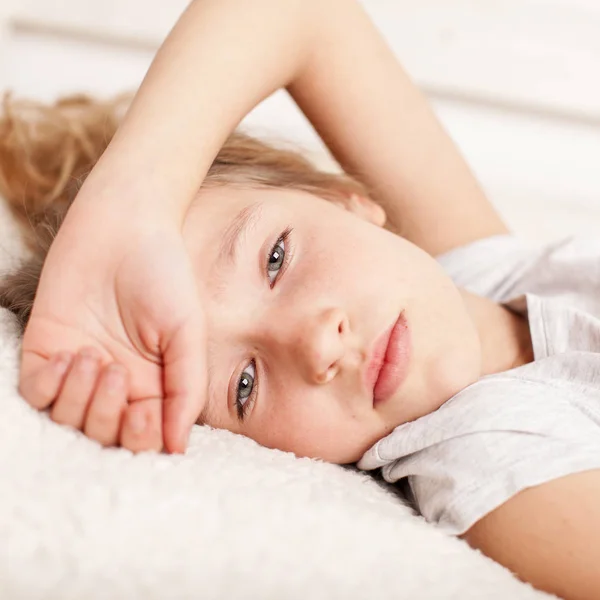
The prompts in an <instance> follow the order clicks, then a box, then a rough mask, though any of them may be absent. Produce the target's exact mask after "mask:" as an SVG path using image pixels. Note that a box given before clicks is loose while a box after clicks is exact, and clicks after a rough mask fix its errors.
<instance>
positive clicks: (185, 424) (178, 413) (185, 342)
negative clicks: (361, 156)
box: [161, 310, 207, 453]
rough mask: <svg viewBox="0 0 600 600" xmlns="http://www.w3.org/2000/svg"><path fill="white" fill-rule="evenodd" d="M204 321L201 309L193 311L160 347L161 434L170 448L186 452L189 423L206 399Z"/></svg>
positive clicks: (168, 449) (193, 421)
mask: <svg viewBox="0 0 600 600" xmlns="http://www.w3.org/2000/svg"><path fill="white" fill-rule="evenodd" d="M204 325H205V324H204V322H203V319H202V317H201V313H200V311H198V310H195V311H192V315H190V317H189V318H188V319H186V320H184V321H183V323H182V324H181V325H180V326H179V327H178V328H177V330H175V332H174V333H173V335H172V336H171V337H170V339H169V340H168V341H167V343H166V344H165V346H164V347H163V348H162V349H161V351H162V357H163V378H164V383H163V388H164V394H165V399H164V404H163V408H164V410H163V435H164V444H165V448H166V449H167V451H169V452H180V453H183V452H185V450H186V448H187V443H188V439H189V435H190V431H191V429H192V426H193V425H194V423H195V422H196V421H197V419H198V417H199V415H200V413H201V411H202V410H203V408H204V404H205V403H206V400H207V398H206V394H207V380H206V377H207V375H206V374H207V361H206V339H205V333H204V332H205V327H204Z"/></svg>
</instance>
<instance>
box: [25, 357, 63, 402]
mask: <svg viewBox="0 0 600 600" xmlns="http://www.w3.org/2000/svg"><path fill="white" fill-rule="evenodd" d="M72 361H73V355H72V354H71V353H70V352H58V353H57V354H55V355H54V356H52V358H51V359H50V360H46V361H45V362H44V363H43V364H42V365H41V366H40V367H39V368H38V369H37V370H36V371H34V372H33V373H30V374H29V375H27V376H24V377H22V378H21V381H20V383H19V394H21V396H23V398H24V399H25V400H26V401H27V402H28V403H29V404H30V405H31V406H33V407H34V408H37V409H38V410H43V409H44V408H48V406H50V405H51V404H52V403H53V402H54V400H55V399H56V397H57V396H58V394H59V392H60V390H61V387H62V384H63V380H64V377H65V375H66V373H67V372H68V370H69V367H70V366H71V363H72Z"/></svg>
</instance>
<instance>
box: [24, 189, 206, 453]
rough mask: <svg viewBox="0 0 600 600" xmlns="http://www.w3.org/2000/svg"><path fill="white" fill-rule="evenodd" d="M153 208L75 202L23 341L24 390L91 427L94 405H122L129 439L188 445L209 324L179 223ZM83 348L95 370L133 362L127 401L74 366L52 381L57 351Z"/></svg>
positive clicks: (129, 442)
mask: <svg viewBox="0 0 600 600" xmlns="http://www.w3.org/2000/svg"><path fill="white" fill-rule="evenodd" d="M149 212H150V214H147V215H140V214H136V215H135V216H134V215H128V214H127V212H126V210H125V209H123V208H122V207H116V206H115V205H114V204H113V205H112V206H110V205H107V203H104V204H102V203H89V202H88V203H84V202H83V201H80V200H79V197H78V199H77V200H76V201H75V203H74V204H73V206H72V207H71V209H70V211H69V213H68V215H67V217H66V219H65V222H64V223H63V225H62V227H61V229H60V231H59V233H58V235H57V237H56V239H55V241H54V244H53V245H52V247H51V249H50V252H49V253H48V257H47V259H46V262H45V264H44V268H43V271H42V276H41V279H40V283H39V287H38V292H37V296H36V299H35V303H34V306H33V310H32V314H31V317H30V319H29V323H28V326H27V328H26V330H25V334H24V338H23V350H22V363H21V373H20V381H19V391H20V393H21V394H22V395H23V397H24V398H25V399H26V400H27V401H28V402H29V403H30V404H31V405H32V406H34V407H36V408H38V409H44V408H47V407H48V406H50V405H52V404H53V403H54V402H55V401H56V402H57V404H56V406H55V407H53V409H52V412H51V416H52V417H53V418H55V417H56V418H57V419H56V420H58V421H60V422H68V424H70V425H73V426H75V427H78V428H83V430H84V431H85V428H86V423H87V421H86V419H87V416H86V411H87V410H88V409H87V407H88V406H89V411H92V412H93V411H97V412H101V409H102V410H106V411H109V410H110V411H117V410H121V411H122V413H123V418H122V426H121V429H120V434H119V441H120V443H121V445H123V446H124V447H126V448H129V449H130V450H133V451H140V450H159V449H160V448H162V446H163V443H164V446H165V447H166V448H167V450H169V451H171V452H183V451H184V450H185V448H186V445H187V438H188V436H189V431H190V429H191V426H192V425H193V423H194V422H195V421H196V419H197V417H198V415H199V413H200V411H201V408H202V406H201V402H202V397H203V394H204V386H205V373H206V364H205V354H204V353H205V340H204V322H203V316H202V313H201V307H200V305H199V301H198V294H197V287H196V281H195V278H194V273H193V270H192V265H191V261H190V258H189V256H188V254H187V252H186V249H185V246H184V243H183V238H182V236H181V234H180V232H179V230H178V227H177V226H176V223H175V222H174V220H173V219H169V218H167V217H166V216H165V215H158V214H153V213H152V212H151V211H149ZM82 348H91V349H95V350H96V352H97V360H98V362H99V364H98V367H97V374H100V373H101V372H102V373H104V372H106V374H108V370H109V369H108V368H107V367H108V365H110V364H111V363H117V364H118V365H120V366H121V367H122V368H124V369H125V371H126V373H127V374H128V378H129V380H128V382H127V392H126V393H127V399H128V404H127V405H126V406H121V404H120V403H119V402H118V401H117V400H112V401H109V400H106V394H105V392H104V391H102V390H100V388H97V387H96V386H94V385H93V384H92V379H93V378H92V377H91V376H90V375H89V373H88V375H87V376H81V374H80V375H79V379H77V376H75V371H73V376H71V375H70V376H69V378H68V379H67V380H66V382H67V381H71V384H69V387H67V383H66V382H65V387H64V388H62V389H61V388H60V387H57V386H56V385H52V384H51V383H49V380H50V379H51V377H50V376H49V375H48V373H49V369H52V368H53V367H52V363H51V358H52V357H53V356H54V355H55V354H56V353H57V352H58V351H66V352H67V353H69V354H70V356H69V358H70V357H71V356H73V355H75V354H76V353H77V352H78V351H79V350H80V349H82ZM65 358H67V356H65ZM77 364H79V359H77V360H75V362H74V364H73V368H75V367H77ZM100 381H104V375H102V376H101V377H100V380H99V382H100ZM123 393H125V391H124V392H123ZM94 394H95V395H94ZM109 402H114V406H113V405H112V404H111V405H110V409H109V407H108V405H106V403H109ZM69 405H71V408H70V409H69V410H67V411H65V410H64V408H61V407H64V406H69ZM117 405H118V406H120V408H119V409H118V407H117ZM73 406H75V408H73ZM64 414H69V415H70V416H69V417H68V420H67V421H65V418H64V417H62V416H61V415H64ZM140 423H141V424H145V426H144V427H142V428H140V427H139V425H140ZM102 435H104V434H102ZM107 435H108V434H107ZM110 436H111V437H110V441H111V442H112V440H114V436H115V434H114V432H112V433H111V434H110ZM107 439H108V438H107ZM99 441H102V440H99Z"/></svg>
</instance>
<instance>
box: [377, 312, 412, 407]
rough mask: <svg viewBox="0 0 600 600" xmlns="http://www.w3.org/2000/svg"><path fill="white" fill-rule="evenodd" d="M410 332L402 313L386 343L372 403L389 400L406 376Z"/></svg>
mask: <svg viewBox="0 0 600 600" xmlns="http://www.w3.org/2000/svg"><path fill="white" fill-rule="evenodd" d="M409 361H410V332H409V330H408V325H407V323H406V318H405V317H404V313H401V314H400V316H399V317H398V320H397V321H396V323H395V325H394V327H393V329H392V333H391V335H390V339H389V342H388V346H387V350H386V352H385V357H384V359H383V365H382V367H381V370H380V371H379V376H378V377H377V381H376V382H375V387H374V388H373V403H374V404H379V403H381V402H385V401H386V400H389V399H390V398H391V397H392V396H393V395H394V394H395V392H396V391H397V390H398V388H399V387H400V385H401V384H402V382H403V381H404V380H405V379H406V375H407V374H408V363H409Z"/></svg>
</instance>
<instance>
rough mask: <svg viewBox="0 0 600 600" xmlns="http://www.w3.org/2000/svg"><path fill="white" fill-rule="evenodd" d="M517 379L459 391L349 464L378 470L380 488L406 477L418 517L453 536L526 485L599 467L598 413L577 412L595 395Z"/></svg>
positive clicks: (491, 380)
mask: <svg viewBox="0 0 600 600" xmlns="http://www.w3.org/2000/svg"><path fill="white" fill-rule="evenodd" d="M536 369H539V365H536ZM517 371H521V374H520V376H519V377H516V376H515V372H517ZM527 372H528V369H523V368H521V369H516V370H514V372H512V373H511V372H507V373H505V374H500V375H498V376H491V377H486V378H483V379H481V380H480V381H478V382H477V383H475V384H473V385H472V386H469V387H468V388H465V390H463V391H462V392H460V393H459V394H457V395H456V396H454V397H453V398H452V399H451V400H449V401H448V402H446V403H445V404H444V405H443V406H442V407H441V408H440V409H438V410H437V411H435V412H433V413H431V414H429V415H426V416H424V417H421V418H420V419H417V420H416V421H413V422H411V423H406V424H404V425H401V426H400V427H398V428H396V430H395V431H394V432H393V433H392V434H390V435H389V436H387V437H386V438H384V439H382V440H380V441H379V442H378V443H377V444H376V445H375V446H374V447H373V448H372V449H371V450H370V451H369V452H367V453H366V454H365V456H364V457H363V459H362V460H361V462H360V463H359V467H360V468H364V469H373V468H377V467H381V468H382V474H383V476H384V478H385V479H386V480H387V481H389V482H395V481H398V480H400V479H404V478H408V481H409V483H410V487H411V490H412V493H413V496H414V497H415V500H416V503H417V505H418V508H419V511H420V512H421V514H422V515H423V516H424V517H425V518H426V519H427V520H428V521H430V522H432V523H435V524H437V525H438V526H440V527H441V528H443V529H444V530H446V531H447V532H448V533H451V534H454V535H459V534H462V533H464V532H465V531H466V530H467V529H469V528H470V527H471V526H472V525H473V524H474V523H475V522H477V521H478V520H479V519H481V518H482V517H483V516H485V515H486V514H488V513H489V512H491V511H493V510H494V509H495V508H497V507H498V506H500V505H501V504H502V503H504V502H506V501H507V500H508V499H510V498H511V497H513V496H514V495H515V494H517V493H519V492H520V491H521V490H523V489H526V488H527V487H530V486H533V485H538V484H541V483H543V482H546V481H550V480H552V479H556V478H558V477H562V476H564V475H567V474H570V473H574V472H578V471H582V470H586V469H590V468H600V414H599V413H598V411H596V415H595V417H596V418H595V417H594V414H593V413H594V411H591V410H587V408H589V406H587V405H586V402H587V403H589V402H595V403H596V404H600V390H598V391H597V393H596V396H595V397H594V398H591V399H585V398H581V399H579V400H577V399H574V398H573V396H574V395H577V393H578V389H579V388H578V386H577V385H573V386H571V383H570V382H565V383H564V385H563V384H562V383H561V382H560V381H550V380H548V381H545V380H544V377H540V378H538V377H537V376H538V375H539V374H540V373H541V372H536V373H535V376H534V377H532V378H528V377H526V373H527ZM581 407H583V409H581Z"/></svg>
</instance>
